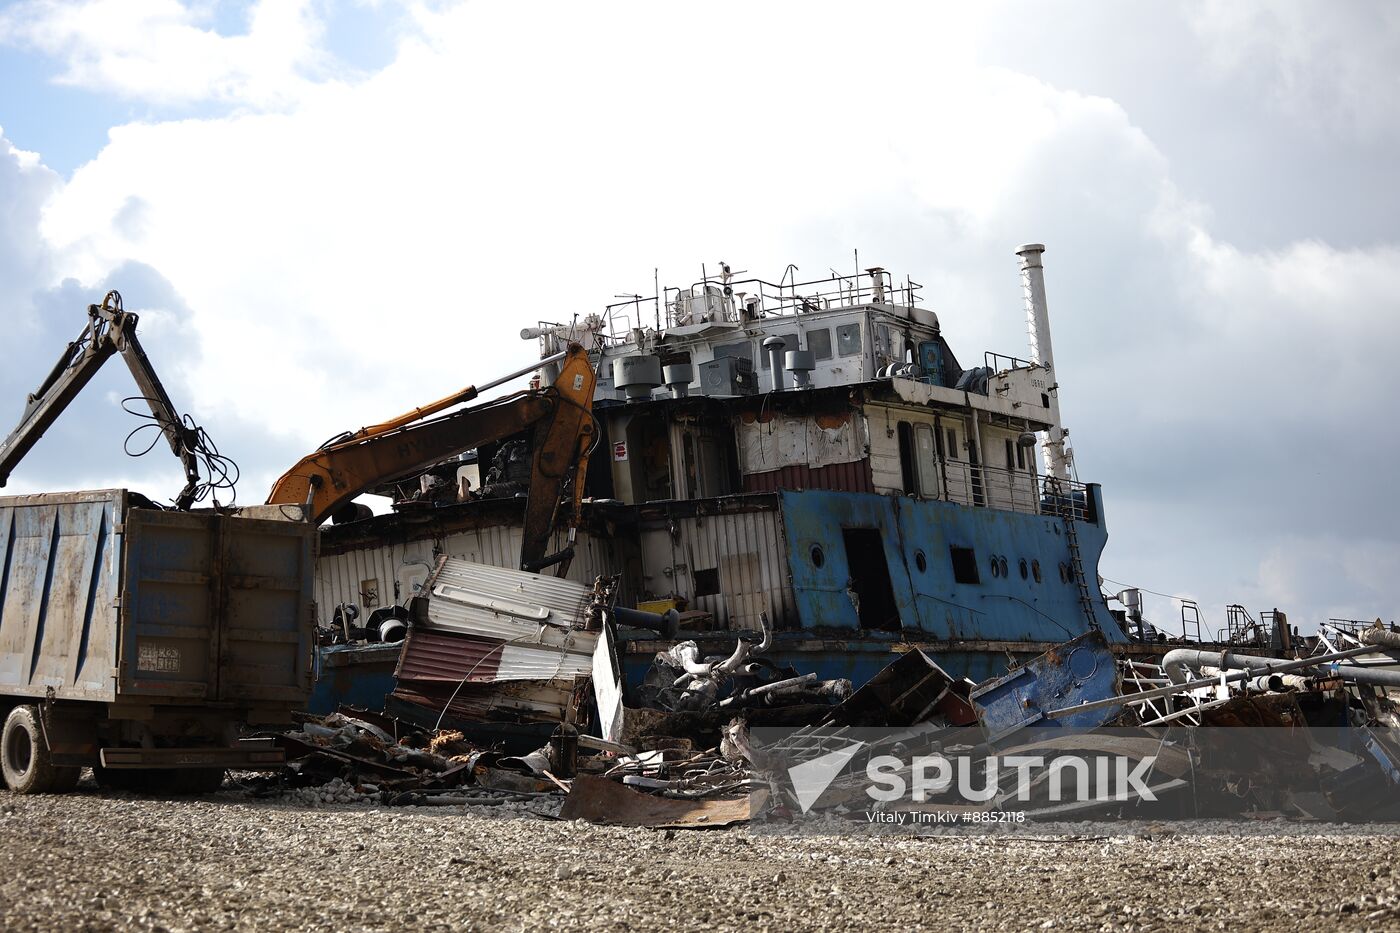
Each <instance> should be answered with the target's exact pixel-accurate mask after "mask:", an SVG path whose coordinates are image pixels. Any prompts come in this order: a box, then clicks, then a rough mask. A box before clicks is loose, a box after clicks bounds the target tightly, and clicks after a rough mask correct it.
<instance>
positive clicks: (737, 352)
mask: <svg viewBox="0 0 1400 933" xmlns="http://www.w3.org/2000/svg"><path fill="white" fill-rule="evenodd" d="M711 349H712V350H713V352H714V355H715V359H720V358H721V357H726V356H728V357H733V358H734V359H739V360H748V361H749V365H750V366H752V365H753V341H752V340H736V341H733V342H732V343H717V344H715V345H714V346H713V347H712V348H711Z"/></svg>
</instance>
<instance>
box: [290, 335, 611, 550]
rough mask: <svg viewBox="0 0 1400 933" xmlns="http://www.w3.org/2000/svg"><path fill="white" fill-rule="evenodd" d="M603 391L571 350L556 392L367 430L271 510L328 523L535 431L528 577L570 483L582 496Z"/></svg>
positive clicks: (469, 392) (331, 453)
mask: <svg viewBox="0 0 1400 933" xmlns="http://www.w3.org/2000/svg"><path fill="white" fill-rule="evenodd" d="M546 362H547V361H546ZM532 368H533V367H532ZM527 371H528V370H527ZM515 375H517V376H518V375H519V373H517V374H515ZM507 378H511V377H507ZM500 381H501V380H497V381H496V382H494V383H488V384H487V387H489V386H491V385H496V384H499V383H500ZM596 383H597V377H596V375H595V373H594V371H593V365H592V363H591V362H590V361H589V359H588V354H587V353H586V352H585V351H584V350H583V349H582V348H581V347H578V346H577V345H571V346H570V347H569V350H568V351H567V352H566V353H565V354H564V355H563V362H562V363H561V365H560V372H559V377H558V378H557V379H555V381H554V384H553V385H551V386H549V387H547V388H544V389H533V390H530V391H527V392H521V393H517V394H516V395H511V396H507V397H506V398H504V399H501V400H499V401H496V402H491V403H489V404H486V405H478V406H476V407H473V408H466V409H463V410H461V411H456V412H453V413H451V414H449V415H444V416H442V417H438V418H433V419H431V420H427V421H417V422H416V423H414V422H412V421H411V417H412V416H413V415H414V413H415V412H427V411H432V412H436V411H440V410H442V408H443V407H445V406H444V405H443V402H445V401H447V400H446V399H444V400H440V401H439V402H434V403H433V404H432V405H429V406H424V407H423V408H422V409H414V411H413V412H409V413H408V414H406V415H403V416H400V417H398V418H393V419H390V420H389V421H386V422H383V424H381V425H376V426H373V427H371V428H362V429H361V430H360V431H357V432H355V433H353V434H350V435H347V436H346V438H345V439H342V440H339V441H337V442H334V443H332V444H329V445H327V446H326V447H323V448H322V449H320V450H318V451H316V452H315V453H312V454H310V455H308V456H306V457H304V458H302V460H301V461H300V462H298V463H297V464H296V465H295V466H293V467H292V468H291V469H290V470H288V471H287V472H286V473H285V474H284V475H283V476H282V478H281V479H279V480H278V481H277V483H276V484H275V485H274V486H273V487H272V492H271V494H270V495H269V496H268V499H267V501H268V502H269V503H272V504H278V503H281V504H298V505H309V508H308V510H307V517H308V519H309V520H310V521H311V522H312V523H314V524H320V523H321V522H324V521H326V520H327V519H328V518H330V517H331V516H332V515H333V514H334V513H335V512H336V511H337V510H338V509H340V508H341V507H343V506H345V505H347V504H349V503H350V501H351V500H353V499H354V498H355V497H356V496H358V495H360V494H361V493H363V492H366V491H367V490H370V489H373V488H375V487H376V486H379V485H380V484H382V483H384V482H387V481H388V480H391V479H395V478H397V477H401V476H406V475H409V474H412V473H414V472H417V471H420V470H424V469H427V468H428V467H430V466H432V465H433V464H436V463H440V462H442V461H443V460H446V459H447V458H449V457H452V456H454V455H456V454H459V453H461V452H462V451H465V450H471V449H472V448H474V447H479V446H481V445H482V444H489V443H491V442H493V441H497V440H500V439H502V438H505V437H509V436H511V435H512V434H517V433H519V432H521V431H523V430H526V429H528V428H530V427H532V426H533V428H534V434H533V442H534V462H533V469H532V471H531V477H530V491H529V498H528V500H527V502H526V507H525V527H524V540H523V543H522V545H521V556H520V562H521V566H522V567H524V568H526V569H538V568H539V567H540V566H544V565H545V564H546V551H547V550H548V547H549V537H550V534H551V533H552V531H553V528H554V517H555V513H556V511H557V509H558V506H559V497H560V495H561V493H562V492H563V489H564V485H565V483H566V482H567V481H568V479H569V476H570V475H571V474H572V475H573V476H574V484H575V487H576V488H579V487H581V486H582V483H583V469H584V466H583V463H584V462H585V460H586V455H587V452H588V451H589V450H590V449H591V448H592V446H593V441H594V437H595V428H594V423H593V413H592V407H593V392H594V388H595V386H596ZM476 391H477V390H476V389H474V388H471V387H468V389H465V390H463V391H462V392H459V393H456V394H455V395H453V396H448V397H447V398H448V399H453V398H456V399H458V400H459V401H460V400H463V399H466V398H471V397H473V396H475V394H476Z"/></svg>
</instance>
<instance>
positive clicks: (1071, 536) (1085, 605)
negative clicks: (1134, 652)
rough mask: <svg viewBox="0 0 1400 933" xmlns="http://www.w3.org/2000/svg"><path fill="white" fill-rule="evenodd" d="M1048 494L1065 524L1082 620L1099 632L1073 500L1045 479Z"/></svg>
mask: <svg viewBox="0 0 1400 933" xmlns="http://www.w3.org/2000/svg"><path fill="white" fill-rule="evenodd" d="M1045 485H1046V487H1047V489H1048V490H1049V492H1050V496H1051V501H1053V502H1054V503H1055V511H1056V512H1058V513H1059V516H1060V520H1061V521H1063V522H1064V523H1065V542H1066V543H1067V544H1068V545H1069V568H1070V573H1071V574H1072V575H1073V576H1074V585H1075V587H1076V588H1077V589H1078V590H1079V607H1080V608H1081V609H1082V610H1084V618H1085V620H1086V621H1088V623H1089V628H1090V630H1092V631H1098V630H1099V619H1098V616H1097V615H1095V614H1094V597H1093V595H1092V594H1091V593H1090V591H1089V581H1088V580H1087V579H1085V577H1084V557H1083V555H1082V553H1081V552H1080V550H1079V530H1078V529H1077V528H1076V527H1075V523H1074V500H1073V499H1071V498H1070V497H1069V496H1067V495H1065V493H1064V492H1063V490H1062V488H1061V486H1060V483H1059V480H1057V479H1054V478H1047V480H1046V483H1045Z"/></svg>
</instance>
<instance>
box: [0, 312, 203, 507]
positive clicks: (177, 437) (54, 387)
mask: <svg viewBox="0 0 1400 933" xmlns="http://www.w3.org/2000/svg"><path fill="white" fill-rule="evenodd" d="M138 320H139V318H138V316H137V315H135V314H133V313H131V312H129V311H123V310H122V296H121V295H120V294H119V293H118V292H115V291H112V292H108V293H107V296H106V297H105V298H103V299H102V304H100V305H89V306H88V322H87V326H85V327H84V328H83V332H82V333H81V334H79V335H78V339H77V340H75V341H73V342H72V343H70V344H68V347H67V348H66V349H65V350H64V351H63V355H62V356H60V357H59V360H58V362H57V363H56V364H55V365H54V368H53V370H52V371H50V373H49V375H48V377H47V378H45V379H44V381H43V382H42V383H40V385H39V388H37V389H35V390H34V392H33V393H32V394H31V395H30V396H29V398H28V400H27V401H26V403H25V407H24V414H23V415H22V416H21V417H20V420H19V425H18V426H17V427H16V428H15V429H14V430H13V431H11V432H10V436H9V437H7V438H6V439H5V441H4V443H0V486H4V485H5V483H6V482H7V481H8V480H9V478H10V473H11V472H13V470H14V468H15V466H16V465H18V464H19V462H20V460H22V459H23V458H24V456H25V454H27V453H29V451H30V449H31V448H32V447H33V446H34V445H35V444H36V443H38V442H39V438H41V437H43V436H44V432H45V431H47V430H48V429H49V428H50V427H51V426H52V425H53V423H54V422H55V421H56V420H57V419H58V416H59V415H61V414H63V411H64V409H66V408H67V407H68V406H69V404H71V403H72V401H73V399H74V398H76V397H77V395H78V393H79V392H81V391H82V390H83V388H84V387H85V386H86V385H87V384H88V383H89V382H91V381H92V378H93V377H94V376H96V375H97V371H98V370H99V369H101V368H102V364H103V363H105V362H107V360H108V359H109V358H111V356H112V355H113V354H115V353H121V355H122V359H124V360H125V361H126V365H127V368H128V369H130V370H131V375H132V377H133V378H134V379H135V380H136V385H137V387H138V388H139V389H140V391H141V396H142V397H143V398H144V399H145V400H146V404H147V405H149V406H150V409H151V415H152V416H153V417H154V419H155V422H156V424H157V425H159V427H160V430H161V433H162V434H164V435H165V439H166V442H167V443H169V444H170V449H171V451H172V452H173V453H174V454H175V455H176V456H177V457H179V458H180V462H181V464H182V465H183V466H184V468H185V488H184V489H182V490H181V491H180V494H179V495H178V496H177V497H176V498H175V505H176V507H177V508H179V509H188V508H189V507H190V506H191V505H193V504H194V501H195V497H196V491H197V490H198V488H199V460H198V457H197V456H196V454H195V451H196V450H197V449H198V448H199V446H200V445H199V437H198V435H199V431H198V429H197V428H191V427H188V426H187V425H186V424H185V423H184V420H183V419H181V417H180V416H179V414H178V413H177V412H176V411H175V406H174V404H173V403H172V402H171V401H170V396H169V395H168V394H166V391H165V386H163V385H162V384H161V381H160V377H158V376H157V375H156V372H155V370H154V369H153V368H152V367H151V361H150V359H149V358H147V356H146V351H145V350H144V349H142V347H141V342H140V341H139V340H137V339H136V324H137V321H138Z"/></svg>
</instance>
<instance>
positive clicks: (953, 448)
mask: <svg viewBox="0 0 1400 933" xmlns="http://www.w3.org/2000/svg"><path fill="white" fill-rule="evenodd" d="M943 430H944V431H945V432H946V433H947V436H948V443H947V446H946V449H947V451H948V459H949V460H957V459H958V429H957V428H944V429H943Z"/></svg>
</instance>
